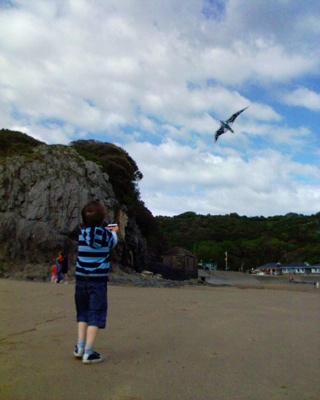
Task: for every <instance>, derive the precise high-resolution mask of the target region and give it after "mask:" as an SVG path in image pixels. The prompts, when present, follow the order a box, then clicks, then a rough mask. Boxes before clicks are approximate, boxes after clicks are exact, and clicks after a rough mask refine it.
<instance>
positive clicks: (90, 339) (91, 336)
mask: <svg viewBox="0 0 320 400" xmlns="http://www.w3.org/2000/svg"><path fill="white" fill-rule="evenodd" d="M98 332H99V328H98V327H97V326H92V325H90V326H88V328H87V340H86V344H87V345H90V346H94V342H95V341H96V339H97V336H98Z"/></svg>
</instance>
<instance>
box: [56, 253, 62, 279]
mask: <svg viewBox="0 0 320 400" xmlns="http://www.w3.org/2000/svg"><path fill="white" fill-rule="evenodd" d="M63 260H64V254H63V252H62V251H59V256H58V258H57V259H56V266H57V275H58V279H57V283H60V282H62V281H63V275H62V265H63Z"/></svg>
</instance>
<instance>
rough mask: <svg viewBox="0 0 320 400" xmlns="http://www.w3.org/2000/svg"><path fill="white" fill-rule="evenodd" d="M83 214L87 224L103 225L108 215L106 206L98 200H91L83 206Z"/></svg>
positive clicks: (84, 221)
mask: <svg viewBox="0 0 320 400" xmlns="http://www.w3.org/2000/svg"><path fill="white" fill-rule="evenodd" d="M81 215H82V220H83V223H84V224H85V226H88V227H89V226H101V225H102V224H103V221H104V220H105V217H106V208H105V206H104V205H103V204H101V203H98V202H97V201H91V202H90V203H88V204H87V205H86V206H84V207H83V209H82V212H81Z"/></svg>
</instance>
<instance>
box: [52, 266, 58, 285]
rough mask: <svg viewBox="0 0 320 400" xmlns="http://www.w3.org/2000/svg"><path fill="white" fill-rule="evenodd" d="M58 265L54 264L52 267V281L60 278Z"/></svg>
mask: <svg viewBox="0 0 320 400" xmlns="http://www.w3.org/2000/svg"><path fill="white" fill-rule="evenodd" d="M57 272H58V267H57V266H56V264H54V265H53V266H52V267H51V283H56V282H57V279H58V273H57Z"/></svg>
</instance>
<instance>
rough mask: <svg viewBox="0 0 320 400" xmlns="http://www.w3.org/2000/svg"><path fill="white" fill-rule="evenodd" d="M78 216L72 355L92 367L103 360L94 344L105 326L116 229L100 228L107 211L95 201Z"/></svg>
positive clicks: (116, 239) (116, 238)
mask: <svg viewBox="0 0 320 400" xmlns="http://www.w3.org/2000/svg"><path fill="white" fill-rule="evenodd" d="M81 215H82V220H83V224H84V227H83V228H82V229H81V232H80V234H79V244H78V258H77V264H76V288H75V303H76V310H77V323H78V341H77V344H76V346H75V350H74V352H73V354H74V356H75V357H76V358H82V362H83V363H85V364H92V363H98V362H101V361H103V357H102V355H101V354H99V353H97V352H95V351H94V344H95V341H96V338H97V336H98V332H99V329H104V328H105V327H106V319H107V309H108V299H107V282H108V275H109V269H110V250H111V249H112V248H113V247H115V246H116V244H117V241H118V237H117V233H116V232H117V231H118V226H114V227H112V228H106V227H104V226H103V225H104V220H105V217H106V208H105V206H104V205H102V204H100V203H98V202H97V201H92V202H90V203H89V204H87V205H86V206H85V207H84V208H83V209H82V212H81Z"/></svg>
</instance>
